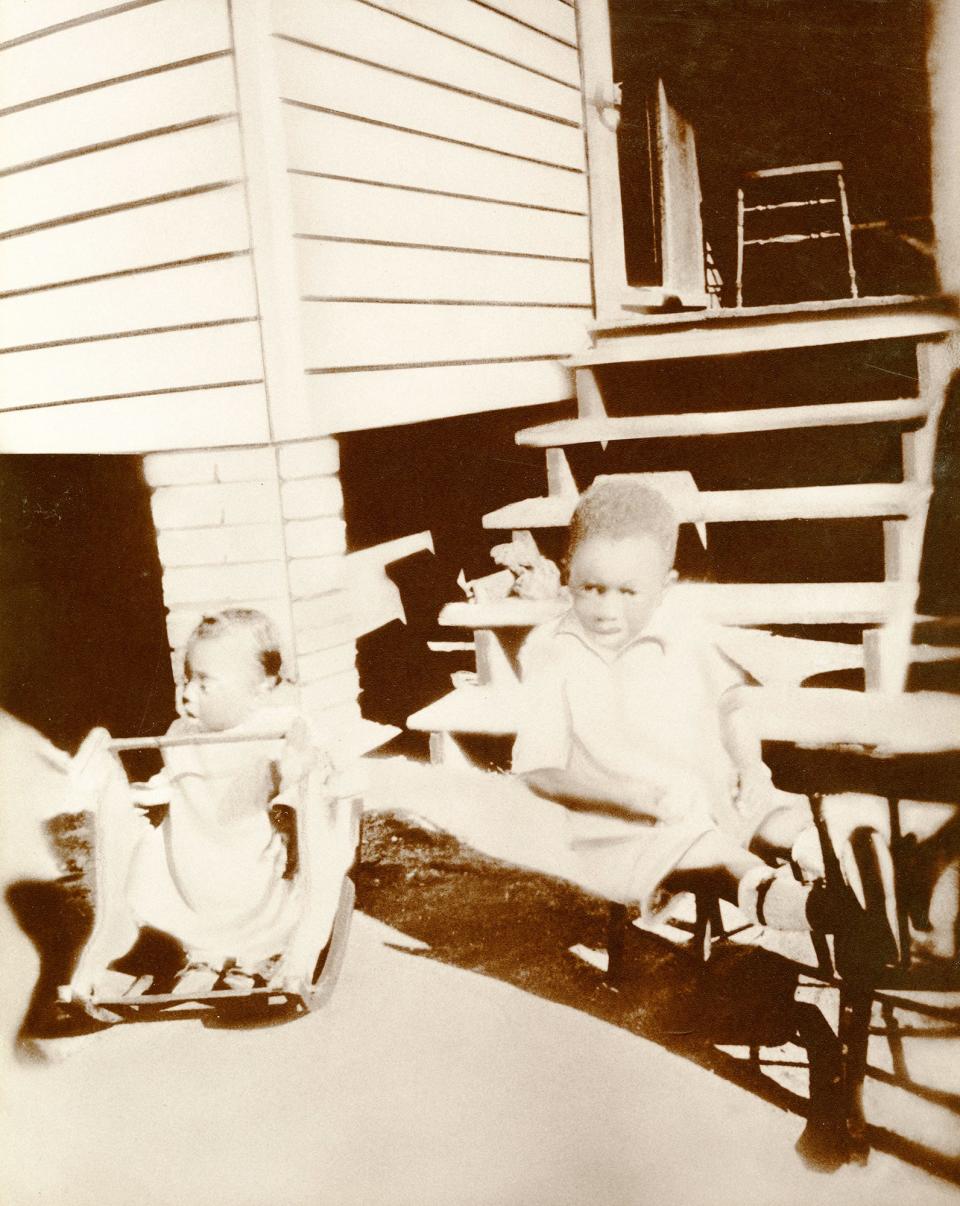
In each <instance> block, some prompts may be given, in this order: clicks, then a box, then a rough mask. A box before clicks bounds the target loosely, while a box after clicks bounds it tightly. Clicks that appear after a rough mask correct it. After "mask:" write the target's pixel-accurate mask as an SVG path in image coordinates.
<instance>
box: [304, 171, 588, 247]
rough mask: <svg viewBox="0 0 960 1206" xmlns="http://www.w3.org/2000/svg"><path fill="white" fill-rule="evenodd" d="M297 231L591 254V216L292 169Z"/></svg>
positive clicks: (451, 244) (446, 245) (360, 237)
mask: <svg viewBox="0 0 960 1206" xmlns="http://www.w3.org/2000/svg"><path fill="white" fill-rule="evenodd" d="M291 191H292V195H293V208H294V230H295V232H296V233H297V234H305V235H327V236H334V237H337V238H348V239H377V240H382V241H385V242H389V243H417V244H427V245H430V246H436V247H461V248H468V249H473V250H477V249H482V250H493V251H513V252H525V253H527V254H532V255H554V256H572V257H576V258H586V257H589V254H590V248H589V243H588V239H587V234H588V230H587V219H586V218H581V217H571V216H569V215H567V214H552V213H543V212H541V211H538V210H527V209H517V208H515V207H513V206H507V205H497V204H496V203H493V202H486V201H463V200H460V199H459V198H454V197H434V196H429V195H424V194H420V193H403V194H398V193H397V192H396V191H394V190H393V189H382V188H375V187H373V186H371V185H367V184H349V183H345V182H343V181H340V180H317V179H313V178H311V177H308V176H293V177H292V178H291Z"/></svg>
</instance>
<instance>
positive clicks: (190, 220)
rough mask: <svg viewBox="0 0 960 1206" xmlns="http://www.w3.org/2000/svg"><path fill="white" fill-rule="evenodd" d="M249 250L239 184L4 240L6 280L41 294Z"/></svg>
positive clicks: (2, 278)
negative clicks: (152, 267) (57, 287)
mask: <svg viewBox="0 0 960 1206" xmlns="http://www.w3.org/2000/svg"><path fill="white" fill-rule="evenodd" d="M249 246H250V231H249V227H248V225H247V214H246V209H245V206H244V201H243V188H242V186H241V185H234V186H232V187H231V188H225V189H218V190H216V191H213V192H207V193H201V194H199V195H197V196H191V197H181V198H178V199H177V200H174V201H165V202H158V203H156V204H154V205H148V206H145V207H142V208H137V209H130V210H125V211H121V212H119V213H113V214H104V215H102V216H101V217H97V218H90V219H87V220H86V221H84V222H83V223H80V224H72V225H68V226H55V227H51V228H48V229H46V230H39V231H36V232H34V233H33V234H29V235H21V236H19V237H18V238H15V239H3V240H0V282H2V287H3V288H4V289H6V290H16V289H35V288H40V287H43V286H46V285H52V284H56V283H57V282H59V281H72V280H81V279H83V278H85V277H90V276H98V275H102V274H106V273H112V272H130V271H135V270H137V269H139V268H143V267H146V266H148V265H150V264H157V263H176V262H178V261H180V260H186V259H192V258H194V257H196V256H200V255H216V254H221V253H223V252H233V251H243V250H246V249H248V248H249Z"/></svg>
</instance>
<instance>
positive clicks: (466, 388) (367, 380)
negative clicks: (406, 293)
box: [307, 360, 573, 432]
mask: <svg viewBox="0 0 960 1206" xmlns="http://www.w3.org/2000/svg"><path fill="white" fill-rule="evenodd" d="M307 382H308V386H307V388H308V395H309V397H310V399H311V402H312V403H313V411H314V415H315V416H316V421H317V426H318V430H319V431H329V432H336V431H359V430H362V429H365V428H370V427H390V426H396V425H397V424H400V423H420V422H424V421H426V420H428V419H442V418H447V417H449V416H451V415H467V414H476V413H477V412H478V411H488V410H504V409H507V408H509V407H512V406H534V405H538V404H541V403H546V402H559V401H563V400H564V399H567V398H569V397H570V396H571V394H572V392H573V385H572V382H571V380H570V375H569V373H567V371H566V370H565V369H564V368H563V367H562V366H561V365H559V364H557V362H556V361H554V360H540V361H528V362H521V363H509V362H508V363H506V364H496V363H490V364H473V365H444V366H440V367H436V368H407V369H393V370H384V371H380V372H366V373H331V374H325V375H319V376H311V377H308V379H307Z"/></svg>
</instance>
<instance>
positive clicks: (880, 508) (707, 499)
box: [483, 475, 930, 529]
mask: <svg viewBox="0 0 960 1206" xmlns="http://www.w3.org/2000/svg"><path fill="white" fill-rule="evenodd" d="M625 476H626V475H625ZM929 493H930V491H929V488H928V487H925V486H920V485H917V484H915V483H913V482H877V483H870V484H864V485H845V486H795V487H787V488H783V489H775V490H711V491H703V492H701V494H700V501H701V503H702V508H703V509H702V519H703V521H704V522H706V523H738V522H741V521H752V520H761V521H762V520H780V519H784V520H785V519H851V518H857V517H871V516H878V517H884V518H892V517H894V516H903V515H909V514H911V512H912V511H913V510H914V509H915V508H917V507H919V506H922V505H923V504H924V503H925V502H926V501H927V498H928V496H929ZM576 505H577V496H576V495H567V496H564V495H554V496H552V497H551V496H550V495H547V496H546V497H543V498H525V499H523V500H522V501H520V502H515V503H509V504H508V505H507V506H505V507H500V508H499V509H498V510H496V511H490V512H489V513H488V514H487V515H484V517H483V526H484V527H485V528H508V529H510V528H512V529H517V528H561V527H566V526H567V524H569V522H570V517H571V515H572V514H573V510H574V508H575V507H576Z"/></svg>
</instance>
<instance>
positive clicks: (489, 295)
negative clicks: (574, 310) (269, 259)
mask: <svg viewBox="0 0 960 1206" xmlns="http://www.w3.org/2000/svg"><path fill="white" fill-rule="evenodd" d="M297 247H298V256H299V262H300V287H301V290H302V292H303V293H304V294H305V295H306V296H308V297H360V298H370V297H388V298H396V299H397V300H398V301H399V300H403V299H405V298H413V299H423V300H428V301H429V300H434V301H447V300H450V301H468V302H469V301H515V302H549V303H553V304H566V305H589V304H590V267H589V265H588V264H570V263H563V262H560V261H555V260H536V259H527V258H525V257H521V256H501V255H474V254H471V253H470V252H454V251H431V250H424V249H421V248H417V247H374V246H369V245H365V244H358V243H323V242H320V241H318V240H315V239H304V240H301V241H300V242H299V243H298V245H297Z"/></svg>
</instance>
